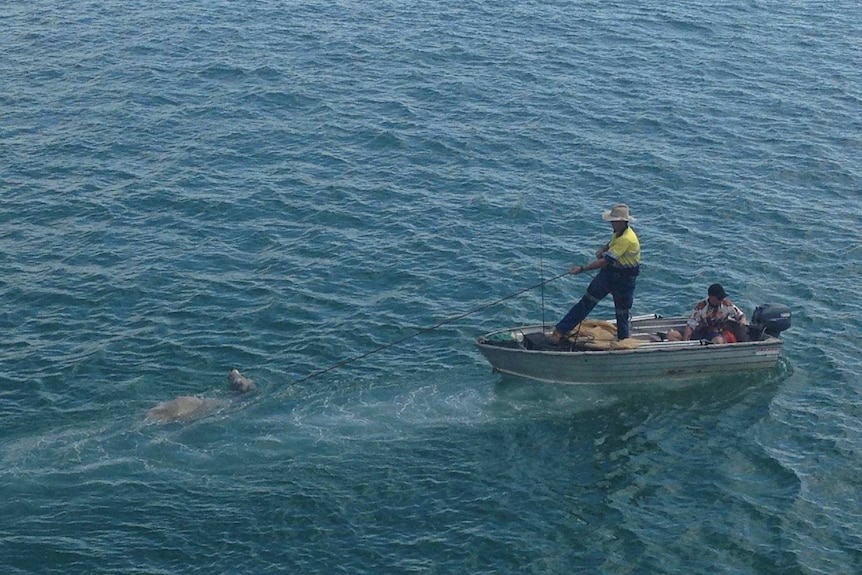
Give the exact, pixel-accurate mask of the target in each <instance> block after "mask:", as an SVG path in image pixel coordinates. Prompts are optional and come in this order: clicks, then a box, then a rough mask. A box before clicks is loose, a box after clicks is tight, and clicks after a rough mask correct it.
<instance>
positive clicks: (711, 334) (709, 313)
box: [667, 284, 749, 343]
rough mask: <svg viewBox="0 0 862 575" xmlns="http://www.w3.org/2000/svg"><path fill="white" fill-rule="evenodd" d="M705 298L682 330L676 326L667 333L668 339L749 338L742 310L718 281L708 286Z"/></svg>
mask: <svg viewBox="0 0 862 575" xmlns="http://www.w3.org/2000/svg"><path fill="white" fill-rule="evenodd" d="M707 293H708V295H707V298H706V299H702V300H700V301H699V302H697V305H695V306H694V311H693V312H691V316H689V318H688V321H687V322H686V325H685V332H684V333H682V334H680V333H679V332H678V331H676V330H670V331H669V332H668V333H667V339H668V340H669V341H686V340H689V339H705V340H707V341H710V342H711V343H736V342H738V341H748V339H749V338H748V330H747V328H746V325H748V322H747V321H746V319H745V314H744V313H742V310H741V309H739V308H738V307H736V305H734V303H733V302H732V301H730V300H729V299H727V294H726V293H725V291H724V288H723V287H721V285H719V284H712V285H711V286H709V291H708V292H707Z"/></svg>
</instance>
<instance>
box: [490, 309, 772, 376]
mask: <svg viewBox="0 0 862 575" xmlns="http://www.w3.org/2000/svg"><path fill="white" fill-rule="evenodd" d="M671 323H673V322H672V321H671V320H664V321H661V320H652V321H651V322H646V323H641V325H640V326H638V329H633V335H635V337H642V338H643V339H644V341H643V343H642V344H641V345H640V346H638V347H637V348H635V349H618V350H609V351H566V350H561V351H557V350H547V349H544V350H535V349H526V348H525V347H524V346H523V345H521V344H519V343H518V341H519V340H521V341H523V339H524V338H525V337H526V336H527V335H530V334H538V333H543V332H544V331H545V330H544V328H543V327H542V326H525V327H519V328H515V329H510V330H503V331H499V332H493V333H491V334H487V335H486V336H483V337H480V338H479V339H478V340H477V342H476V346H477V348H478V349H479V351H480V352H481V353H482V355H484V356H485V358H486V359H487V360H488V362H489V363H490V364H491V366H492V367H493V368H494V370H495V371H497V372H500V373H504V374H509V375H514V376H518V377H524V378H528V379H533V380H537V381H543V382H549V383H564V384H594V383H638V382H641V381H645V380H656V379H663V380H667V379H677V378H682V379H688V378H699V377H706V376H710V375H715V374H723V373H729V372H745V371H755V370H764V369H770V368H774V367H775V365H776V363H777V362H778V358H779V355H780V352H781V348H782V346H783V343H784V342H783V341H782V340H781V339H779V338H777V337H767V338H766V339H764V340H763V341H753V342H745V343H734V344H709V343H706V342H700V341H683V342H670V341H660V342H653V341H649V335H648V334H649V333H650V331H656V332H657V331H660V330H661V329H662V328H667V327H668V326H669V325H670V324H671ZM634 327H635V326H634V325H633V328H634ZM507 335H508V337H509V339H508V340H507V339H506V338H507Z"/></svg>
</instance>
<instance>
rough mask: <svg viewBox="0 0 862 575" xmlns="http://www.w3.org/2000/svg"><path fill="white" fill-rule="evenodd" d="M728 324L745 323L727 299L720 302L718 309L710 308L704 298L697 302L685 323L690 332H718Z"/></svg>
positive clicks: (740, 313)
mask: <svg viewBox="0 0 862 575" xmlns="http://www.w3.org/2000/svg"><path fill="white" fill-rule="evenodd" d="M730 322H737V323H743V324H744V323H746V321H745V314H744V313H743V312H742V310H741V309H739V308H738V307H736V305H735V304H734V303H733V302H732V301H730V300H729V299H727V298H724V299H723V300H721V303H720V304H719V306H718V307H712V306H710V305H709V298H706V299H702V300H700V301H699V302H697V305H696V306H694V311H693V312H691V315H690V316H689V318H688V321H687V322H686V323H687V324H688V326H689V327H690V328H691V329H692V330H697V329H715V330H720V329H725V327H726V326H727V324H728V323H730Z"/></svg>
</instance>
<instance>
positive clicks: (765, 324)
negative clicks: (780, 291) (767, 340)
mask: <svg viewBox="0 0 862 575" xmlns="http://www.w3.org/2000/svg"><path fill="white" fill-rule="evenodd" d="M788 328H790V308H789V307H787V306H786V305H784V304H780V303H765V304H763V305H759V306H757V307H756V308H755V309H754V315H753V316H751V326H750V328H749V333H750V335H751V339H752V341H760V340H762V339H764V337H765V336H766V335H771V336H773V337H778V336H779V334H780V333H781V332H782V331H784V330H785V329H788ZM764 334H765V335H764Z"/></svg>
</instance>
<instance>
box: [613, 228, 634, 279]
mask: <svg viewBox="0 0 862 575" xmlns="http://www.w3.org/2000/svg"><path fill="white" fill-rule="evenodd" d="M605 257H606V258H609V259H611V260H612V262H611V264H612V265H613V266H614V267H615V268H627V269H631V268H637V267H638V264H639V263H640V261H641V243H640V241H639V240H638V237H637V234H635V231H634V230H633V229H631V227H627V228H626V229H625V231H623V233H621V234H620V235H619V236H616V235H614V237H613V239H612V240H611V241H610V243H609V244H608V251H606V252H605Z"/></svg>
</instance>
